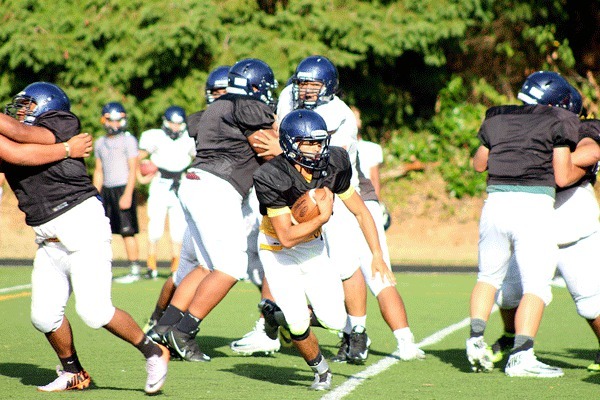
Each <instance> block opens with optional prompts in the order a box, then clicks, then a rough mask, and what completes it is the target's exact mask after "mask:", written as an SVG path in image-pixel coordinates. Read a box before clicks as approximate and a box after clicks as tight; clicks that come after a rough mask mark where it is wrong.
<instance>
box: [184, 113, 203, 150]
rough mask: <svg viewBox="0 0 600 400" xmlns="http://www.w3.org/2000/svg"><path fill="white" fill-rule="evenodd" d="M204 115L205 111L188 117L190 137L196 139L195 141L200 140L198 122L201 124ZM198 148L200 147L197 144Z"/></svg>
mask: <svg viewBox="0 0 600 400" xmlns="http://www.w3.org/2000/svg"><path fill="white" fill-rule="evenodd" d="M203 113H204V110H201V111H196V112H195V113H193V114H190V116H189V117H187V128H188V135H190V137H191V138H192V139H194V141H196V140H198V122H200V117H202V114H203ZM196 146H198V145H197V144H196Z"/></svg>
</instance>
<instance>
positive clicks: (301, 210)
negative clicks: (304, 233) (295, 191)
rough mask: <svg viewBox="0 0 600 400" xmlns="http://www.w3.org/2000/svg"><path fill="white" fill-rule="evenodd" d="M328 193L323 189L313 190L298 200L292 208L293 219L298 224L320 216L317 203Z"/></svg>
mask: <svg viewBox="0 0 600 400" xmlns="http://www.w3.org/2000/svg"><path fill="white" fill-rule="evenodd" d="M325 196H327V192H325V189H323V188H317V189H311V190H309V191H307V192H306V193H304V194H303V195H302V196H300V197H299V198H298V200H296V202H295V203H294V205H293V206H292V217H293V218H294V220H295V221H296V222H298V223H302V222H306V221H310V220H311V219H313V218H315V217H316V216H317V215H319V214H320V212H319V207H317V201H316V200H315V199H324V198H325Z"/></svg>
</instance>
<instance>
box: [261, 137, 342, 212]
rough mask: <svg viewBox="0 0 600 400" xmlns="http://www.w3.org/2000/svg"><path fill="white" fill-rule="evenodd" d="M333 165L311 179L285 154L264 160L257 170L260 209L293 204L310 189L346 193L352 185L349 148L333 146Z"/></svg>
mask: <svg viewBox="0 0 600 400" xmlns="http://www.w3.org/2000/svg"><path fill="white" fill-rule="evenodd" d="M329 150H330V158H329V166H328V167H327V170H326V173H325V174H321V177H320V178H315V179H312V180H311V181H310V182H307V181H306V179H304V177H303V176H302V174H301V173H300V172H298V170H296V168H295V167H294V164H292V163H291V162H290V161H288V160H287V159H286V158H285V157H284V156H283V154H280V155H278V156H277V157H275V158H273V159H272V160H270V161H269V162H267V163H265V164H263V165H262V166H261V167H260V168H259V169H258V170H257V171H256V172H255V173H254V188H255V190H256V197H257V198H258V201H259V203H260V213H261V214H262V215H267V208H283V207H292V205H293V204H294V203H295V202H296V200H298V198H299V197H300V196H302V195H303V194H304V193H305V192H306V191H308V190H310V189H315V188H322V187H328V188H329V189H330V190H331V191H332V192H333V193H337V194H339V193H344V192H345V191H347V190H348V188H349V187H350V178H351V177H352V166H351V164H350V158H349V157H348V152H347V151H346V150H344V149H343V148H341V147H335V146H331V147H330V148H329Z"/></svg>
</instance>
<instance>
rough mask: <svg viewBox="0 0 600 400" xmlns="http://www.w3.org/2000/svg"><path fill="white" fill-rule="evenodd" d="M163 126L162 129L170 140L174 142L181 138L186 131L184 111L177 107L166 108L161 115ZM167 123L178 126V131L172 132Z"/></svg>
mask: <svg viewBox="0 0 600 400" xmlns="http://www.w3.org/2000/svg"><path fill="white" fill-rule="evenodd" d="M162 119H163V126H162V129H163V131H165V133H166V134H167V136H169V137H170V138H171V139H173V140H175V139H177V138H179V137H180V136H181V134H182V133H183V132H185V130H186V124H185V123H186V116H185V110H184V109H183V108H181V107H179V106H171V107H169V108H167V110H166V111H165V113H164V114H163V117H162ZM169 122H171V123H174V124H179V130H177V131H174V130H173V129H171V126H170V125H169Z"/></svg>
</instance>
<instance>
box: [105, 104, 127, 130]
mask: <svg viewBox="0 0 600 400" xmlns="http://www.w3.org/2000/svg"><path fill="white" fill-rule="evenodd" d="M101 121H102V125H103V126H104V129H105V130H106V133H107V134H109V135H116V134H117V133H121V132H125V131H126V130H127V112H126V111H125V107H123V104H121V103H119V102H116V101H112V102H110V103H107V104H105V105H104V107H102V118H101ZM108 121H119V125H118V126H117V127H115V126H112V125H109V124H108Z"/></svg>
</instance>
